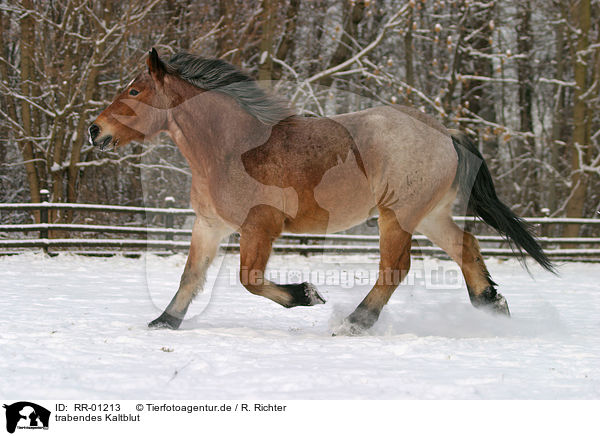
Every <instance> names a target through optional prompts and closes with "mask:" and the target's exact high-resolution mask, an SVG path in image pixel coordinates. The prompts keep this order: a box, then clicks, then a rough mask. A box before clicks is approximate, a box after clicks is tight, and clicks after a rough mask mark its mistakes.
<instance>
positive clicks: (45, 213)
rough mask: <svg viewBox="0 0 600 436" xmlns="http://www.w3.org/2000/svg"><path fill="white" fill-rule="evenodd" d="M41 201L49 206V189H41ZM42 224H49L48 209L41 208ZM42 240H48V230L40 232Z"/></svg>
mask: <svg viewBox="0 0 600 436" xmlns="http://www.w3.org/2000/svg"><path fill="white" fill-rule="evenodd" d="M40 199H41V200H42V203H46V204H48V202H49V200H50V191H48V190H47V189H40ZM40 224H48V208H46V207H42V208H40ZM40 238H41V239H48V228H45V229H42V230H40Z"/></svg>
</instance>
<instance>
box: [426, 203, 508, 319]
mask: <svg viewBox="0 0 600 436" xmlns="http://www.w3.org/2000/svg"><path fill="white" fill-rule="evenodd" d="M417 229H418V230H419V231H420V232H421V233H423V234H424V235H425V236H427V238H429V240H431V241H432V242H433V243H434V244H436V245H437V246H438V247H440V248H441V249H442V250H444V251H445V252H446V253H448V255H449V256H450V257H451V258H452V259H453V260H454V261H455V262H456V263H458V265H459V266H460V268H461V270H462V273H463V276H464V278H465V282H466V283H467V290H468V291H469V298H470V300H471V304H473V306H474V307H477V308H483V309H490V310H492V311H494V312H497V313H500V314H504V315H507V316H509V315H510V312H509V310H508V304H507V303H506V299H505V298H504V297H503V296H502V295H501V294H499V293H498V292H496V288H495V286H497V285H496V283H494V282H493V281H492V279H491V277H490V273H489V272H488V270H487V267H486V266H485V263H484V262H483V257H482V256H481V252H480V250H479V243H478V242H477V239H475V237H474V236H473V235H472V234H471V233H469V232H465V231H463V230H462V229H461V228H460V227H458V226H457V225H456V223H455V222H454V221H453V220H452V216H451V214H450V209H449V208H443V209H441V210H437V211H434V213H432V214H430V215H428V216H427V217H426V218H425V219H424V220H423V221H422V222H421V223H420V224H419V226H418V228H417Z"/></svg>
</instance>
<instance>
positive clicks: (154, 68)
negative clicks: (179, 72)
mask: <svg viewBox="0 0 600 436" xmlns="http://www.w3.org/2000/svg"><path fill="white" fill-rule="evenodd" d="M146 64H147V65H148V73H150V75H151V76H152V77H153V78H154V79H155V80H158V81H160V82H162V80H163V77H164V76H165V73H166V71H167V68H166V66H165V64H164V63H163V61H161V60H160V58H159V57H158V53H157V52H156V49H155V48H154V47H152V50H150V55H149V56H148V59H146Z"/></svg>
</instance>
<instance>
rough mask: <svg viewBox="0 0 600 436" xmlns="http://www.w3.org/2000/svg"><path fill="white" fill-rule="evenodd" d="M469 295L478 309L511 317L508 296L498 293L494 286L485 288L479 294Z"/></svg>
mask: <svg viewBox="0 0 600 436" xmlns="http://www.w3.org/2000/svg"><path fill="white" fill-rule="evenodd" d="M469 297H470V298H471V304H473V306H474V307H476V308H478V309H483V310H487V311H489V312H492V313H496V314H499V315H504V316H508V317H510V310H509V309H508V303H507V302H506V298H504V296H503V295H502V294H499V293H497V292H496V289H494V287H493V286H489V287H487V288H485V289H484V290H483V292H481V293H480V294H479V295H471V294H469Z"/></svg>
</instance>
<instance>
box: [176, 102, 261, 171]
mask: <svg viewBox="0 0 600 436" xmlns="http://www.w3.org/2000/svg"><path fill="white" fill-rule="evenodd" d="M270 130H271V129H270V128H269V127H267V126H265V125H264V124H262V123H260V122H259V121H258V120H256V119H255V118H254V117H252V116H251V115H249V114H248V113H247V112H246V111H244V110H243V109H242V108H241V107H240V106H239V105H238V103H236V102H235V101H234V100H233V99H232V98H231V97H228V96H225V95H223V94H220V93H218V92H205V93H202V94H199V95H197V96H195V97H194V98H191V99H189V100H187V101H185V102H184V103H182V104H181V105H179V106H177V107H176V108H174V109H172V110H170V111H169V120H168V131H169V134H170V136H171V138H172V139H173V141H174V142H175V144H177V146H178V147H179V149H180V151H181V153H182V154H183V155H184V156H185V158H186V159H187V160H188V162H189V164H190V167H191V168H192V171H194V170H196V171H198V172H199V173H204V174H207V173H208V172H209V171H210V169H211V168H209V167H214V166H215V165H219V164H227V162H226V161H228V160H230V159H231V157H234V158H236V157H238V158H239V157H240V156H241V154H242V153H244V152H245V151H248V150H249V149H251V148H254V147H258V146H260V145H262V144H263V143H264V142H265V141H266V140H268V138H269V135H270ZM238 153H239V155H238Z"/></svg>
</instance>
